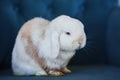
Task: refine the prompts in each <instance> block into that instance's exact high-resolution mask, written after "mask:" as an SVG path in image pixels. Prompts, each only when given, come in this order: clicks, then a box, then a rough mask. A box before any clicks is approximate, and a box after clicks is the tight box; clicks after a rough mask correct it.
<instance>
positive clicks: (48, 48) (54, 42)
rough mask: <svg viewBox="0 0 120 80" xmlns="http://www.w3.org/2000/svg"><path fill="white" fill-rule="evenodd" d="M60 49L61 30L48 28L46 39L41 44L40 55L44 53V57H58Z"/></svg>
mask: <svg viewBox="0 0 120 80" xmlns="http://www.w3.org/2000/svg"><path fill="white" fill-rule="evenodd" d="M59 51H60V45H59V32H57V31H49V30H48V31H47V32H46V37H45V40H44V41H43V42H42V43H41V45H40V46H39V56H41V54H42V55H43V56H44V57H48V58H57V56H58V55H59Z"/></svg>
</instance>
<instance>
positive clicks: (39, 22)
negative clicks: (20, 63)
mask: <svg viewBox="0 0 120 80" xmlns="http://www.w3.org/2000/svg"><path fill="white" fill-rule="evenodd" d="M48 23H49V22H48V21H46V20H44V19H40V18H34V19H32V20H29V21H28V22H26V23H25V24H24V25H23V27H22V28H21V30H20V32H19V34H20V37H21V39H22V40H26V41H27V45H26V46H25V49H26V50H25V51H26V53H27V54H28V55H29V56H30V57H31V58H32V59H34V60H35V61H36V62H37V63H38V64H39V65H40V66H41V67H42V68H43V69H44V68H45V64H44V63H45V59H44V58H43V57H40V56H38V52H39V50H38V48H37V46H36V45H34V44H33V42H32V32H34V31H36V30H40V38H43V37H44V33H45V31H44V28H45V27H46V26H47V25H48Z"/></svg>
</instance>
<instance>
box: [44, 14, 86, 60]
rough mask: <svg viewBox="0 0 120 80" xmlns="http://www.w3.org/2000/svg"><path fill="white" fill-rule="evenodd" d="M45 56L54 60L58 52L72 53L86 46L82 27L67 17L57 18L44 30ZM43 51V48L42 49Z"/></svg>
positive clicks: (77, 21)
mask: <svg viewBox="0 0 120 80" xmlns="http://www.w3.org/2000/svg"><path fill="white" fill-rule="evenodd" d="M45 35H46V40H47V45H46V46H47V47H46V53H45V54H46V55H48V56H52V57H54V58H56V57H57V56H58V55H59V51H66V52H72V51H75V50H76V49H79V48H83V47H84V46H85V44H86V35H85V32H84V25H83V24H82V23H81V22H80V21H79V20H77V19H74V18H71V17H69V16H65V15H62V16H59V17H57V18H55V19H54V20H52V21H51V22H50V24H49V25H48V27H47V29H46V34H45ZM44 50H45V48H44Z"/></svg>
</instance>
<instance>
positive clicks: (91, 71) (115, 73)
mask: <svg viewBox="0 0 120 80" xmlns="http://www.w3.org/2000/svg"><path fill="white" fill-rule="evenodd" d="M70 68H71V70H72V73H71V74H67V75H65V76H61V77H50V76H47V77H44V76H42V77H41V76H14V75H13V74H11V73H12V71H11V70H6V71H3V72H2V73H1V72H0V80H120V68H118V67H115V66H105V65H104V66H102V65H99V66H90V65H89V66H71V67H70Z"/></svg>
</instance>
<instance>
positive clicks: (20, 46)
mask: <svg viewBox="0 0 120 80" xmlns="http://www.w3.org/2000/svg"><path fill="white" fill-rule="evenodd" d="M85 45H86V34H85V31H84V25H83V24H82V22H80V21H79V20H77V19H74V18H72V17H69V16H67V15H60V16H58V17H57V18H55V19H53V20H52V21H49V20H46V19H43V18H41V17H35V18H33V19H31V20H29V21H27V22H26V23H24V24H23V26H22V27H21V29H20V30H19V32H18V35H17V37H16V41H15V45H14V48H13V52H12V70H13V73H14V74H15V75H36V76H47V75H50V76H62V75H65V74H67V73H71V70H69V69H68V68H67V65H68V63H69V61H70V60H71V58H72V57H73V56H74V55H75V52H76V50H77V49H81V48H84V47H85Z"/></svg>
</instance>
